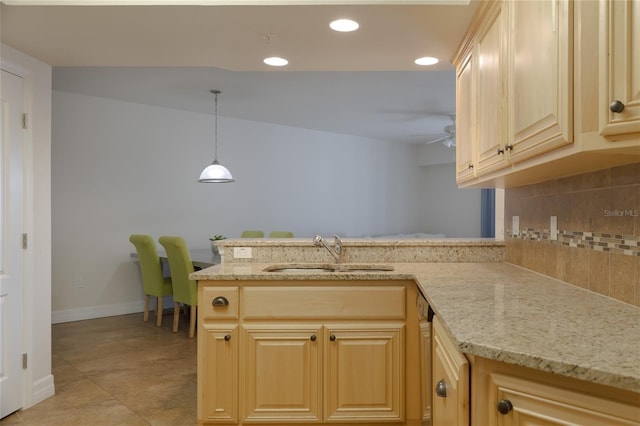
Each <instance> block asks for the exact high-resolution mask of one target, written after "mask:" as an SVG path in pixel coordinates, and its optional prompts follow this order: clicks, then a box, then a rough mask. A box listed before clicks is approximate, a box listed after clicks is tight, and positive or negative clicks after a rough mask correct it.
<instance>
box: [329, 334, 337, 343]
mask: <svg viewBox="0 0 640 426" xmlns="http://www.w3.org/2000/svg"><path fill="white" fill-rule="evenodd" d="M329 340H331V341H332V342H335V341H336V336H335V335H333V334H332V335H331V336H329Z"/></svg>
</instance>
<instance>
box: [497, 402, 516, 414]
mask: <svg viewBox="0 0 640 426" xmlns="http://www.w3.org/2000/svg"><path fill="white" fill-rule="evenodd" d="M511 410H513V404H512V403H511V401H509V400H508V399H503V400H502V401H500V402H498V411H499V412H500V414H509V412H510V411H511Z"/></svg>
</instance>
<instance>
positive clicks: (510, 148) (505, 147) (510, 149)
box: [504, 144, 513, 151]
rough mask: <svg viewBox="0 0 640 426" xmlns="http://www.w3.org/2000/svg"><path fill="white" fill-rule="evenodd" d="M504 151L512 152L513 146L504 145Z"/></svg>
mask: <svg viewBox="0 0 640 426" xmlns="http://www.w3.org/2000/svg"><path fill="white" fill-rule="evenodd" d="M504 149H506V150H507V151H512V150H513V145H511V144H508V145H505V146H504Z"/></svg>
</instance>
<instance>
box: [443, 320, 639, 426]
mask: <svg viewBox="0 0 640 426" xmlns="http://www.w3.org/2000/svg"><path fill="white" fill-rule="evenodd" d="M432 349H433V376H432V377H433V379H432V386H433V389H434V396H433V412H432V415H433V417H432V418H433V425H434V426H448V425H468V424H469V423H471V424H472V425H496V426H512V425H588V426H597V425H602V426H613V425H639V424H640V394H638V393H635V392H631V391H626V390H623V389H618V388H613V387H609V386H603V385H598V384H594V383H589V382H585V381H582V380H576V379H572V378H568V377H563V376H559V375H556V374H551V373H547V372H543V371H538V370H534V369H531V368H527V367H521V366H517V365H513V364H507V363H504V362H499V361H494V360H489V359H484V358H479V357H473V356H465V355H464V354H462V353H461V352H459V351H458V350H457V348H456V346H455V345H454V343H453V342H452V340H451V339H450V338H449V336H448V335H447V334H446V331H445V330H444V328H443V327H442V324H441V323H440V321H439V319H438V318H437V317H435V318H434V320H433V347H432ZM445 393H446V395H445ZM438 394H440V395H438Z"/></svg>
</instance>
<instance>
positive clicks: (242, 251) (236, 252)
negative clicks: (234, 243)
mask: <svg viewBox="0 0 640 426" xmlns="http://www.w3.org/2000/svg"><path fill="white" fill-rule="evenodd" d="M233 257H234V258H235V259H251V257H252V256H251V247H234V248H233Z"/></svg>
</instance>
